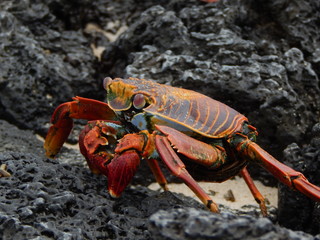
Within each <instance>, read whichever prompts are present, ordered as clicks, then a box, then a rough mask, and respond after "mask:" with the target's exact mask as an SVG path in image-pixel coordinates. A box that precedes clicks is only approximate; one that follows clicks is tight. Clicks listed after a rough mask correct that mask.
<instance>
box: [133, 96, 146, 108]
mask: <svg viewBox="0 0 320 240" xmlns="http://www.w3.org/2000/svg"><path fill="white" fill-rule="evenodd" d="M146 103H147V102H146V98H145V96H144V95H143V94H141V93H138V94H136V95H134V97H133V101H132V104H133V106H134V107H135V108H136V109H142V108H143V107H144V106H145V105H146Z"/></svg>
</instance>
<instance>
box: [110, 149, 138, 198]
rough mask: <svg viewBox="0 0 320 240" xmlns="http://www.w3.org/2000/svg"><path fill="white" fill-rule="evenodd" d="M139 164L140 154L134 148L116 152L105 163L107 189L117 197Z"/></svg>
mask: <svg viewBox="0 0 320 240" xmlns="http://www.w3.org/2000/svg"><path fill="white" fill-rule="evenodd" d="M139 164H140V156H139V154H138V153H137V152H136V151H135V150H128V151H125V152H122V153H121V154H116V155H115V157H114V158H113V159H112V160H111V162H110V163H109V164H108V165H107V167H106V168H107V176H108V191H109V193H110V195H111V196H112V197H114V198H116V197H119V196H120V195H121V193H122V192H123V190H124V189H125V188H126V187H127V185H128V184H129V183H130V182H131V180H132V178H133V176H134V174H135V173H136V171H137V169H138V166H139Z"/></svg>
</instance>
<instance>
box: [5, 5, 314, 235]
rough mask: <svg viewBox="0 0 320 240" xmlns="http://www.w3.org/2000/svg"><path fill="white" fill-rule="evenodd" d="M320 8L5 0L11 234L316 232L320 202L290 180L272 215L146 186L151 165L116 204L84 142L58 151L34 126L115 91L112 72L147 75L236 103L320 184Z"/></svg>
mask: <svg viewBox="0 0 320 240" xmlns="http://www.w3.org/2000/svg"><path fill="white" fill-rule="evenodd" d="M319 15H320V3H319V1H317V0H306V1H301V0H291V1H288V0H274V1H262V0H242V1H240V0H229V1H224V0H222V1H219V2H218V3H210V4H208V3H204V2H201V1H196V0H188V1H186V0H161V1H155V0H154V1H142V0H141V1H140V0H120V1H108V0H97V1H87V0H82V1H66V0H48V1H42V0H34V1H30V0H26V1H9V0H3V1H1V2H0V119H1V121H0V163H1V164H2V163H5V164H7V165H8V171H9V172H10V173H11V174H12V177H11V178H0V188H1V189H0V239H36V238H38V239H121V238H122V239H154V238H155V236H157V238H158V239H190V238H194V239H205V238H210V236H216V238H217V239H240V238H243V236H247V237H248V238H247V239H258V238H260V239H261V238H262V237H264V238H265V239H268V237H272V238H273V239H288V238H289V239H313V238H317V236H315V235H317V234H319V232H320V217H319V216H320V211H319V209H320V207H319V205H318V204H315V203H314V202H312V201H311V200H309V199H307V198H305V197H304V196H302V195H300V194H299V193H297V192H292V191H288V189H287V188H286V187H281V188H280V189H279V192H280V195H279V196H280V201H279V210H278V218H272V221H273V222H271V220H268V219H261V218H257V216H256V214H254V213H253V214H251V215H249V214H246V215H245V216H239V214H240V213H239V212H233V213H231V212H229V211H228V210H227V209H225V208H223V206H222V212H223V213H222V214H221V215H216V214H211V213H210V212H207V211H205V210H202V208H203V207H202V205H201V204H198V203H197V202H194V201H193V200H191V199H189V198H184V197H183V196H180V195H179V196H178V195H174V194H171V193H158V192H152V191H151V190H148V189H147V188H146V187H144V186H137V185H136V184H137V183H139V184H144V185H146V184H145V183H144V181H143V180H145V179H146V178H147V179H148V181H149V182H150V181H151V180H152V177H150V178H149V176H150V173H148V171H147V170H146V171H144V167H142V169H141V171H139V172H138V173H137V177H136V178H135V181H134V182H133V184H132V186H131V187H130V188H128V190H127V191H125V193H124V194H123V196H122V197H121V198H120V199H118V200H113V199H111V198H110V197H109V196H108V194H107V193H106V184H107V183H106V179H105V178H104V177H100V176H95V175H93V174H91V173H90V171H89V170H88V168H86V165H85V164H84V163H83V158H82V157H81V155H80V154H79V152H78V151H76V150H73V149H71V150H70V149H69V150H67V149H63V151H62V155H60V157H59V158H58V159H56V160H49V159H46V158H45V157H44V151H43V150H42V143H41V142H40V141H39V140H38V139H37V138H36V135H35V134H39V135H41V136H44V135H45V133H46V131H47V129H48V126H49V119H50V116H51V114H52V112H53V110H54V108H55V107H56V106H57V105H58V104H60V103H62V102H66V101H69V100H70V99H71V97H73V96H76V95H79V96H82V97H90V98H95V99H98V100H104V97H105V91H104V90H103V89H102V86H101V83H102V79H103V78H104V77H106V76H110V77H139V78H147V79H152V80H155V81H158V82H161V83H166V84H171V85H174V86H181V87H184V88H189V89H194V90H197V91H199V92H202V93H204V94H206V95H208V96H210V97H213V98H215V99H217V100H220V101H223V102H224V103H226V104H228V105H230V106H232V107H234V108H235V109H237V110H238V111H240V112H241V113H243V114H245V115H246V116H247V117H248V118H249V119H250V121H251V122H252V123H253V124H254V126H256V127H257V128H258V130H259V133H260V135H259V139H258V143H259V144H260V145H261V146H263V147H264V148H265V149H266V150H267V151H269V152H271V153H272V154H273V155H275V157H277V158H278V159H279V160H282V159H283V156H284V160H285V161H286V164H288V165H290V166H293V167H294V168H295V169H297V170H299V171H301V172H303V173H304V174H305V175H306V176H307V177H308V178H309V179H310V181H312V182H314V183H316V184H318V185H320V182H319V177H318V173H319V169H320V166H319V165H320V157H319V156H320V152H319V149H320V145H319V109H320V90H319V72H320V40H319V39H320V30H319V26H320V24H319V22H320V16H319ZM89 26H96V27H94V28H92V27H91V28H90V27H89ZM120 33H122V34H120ZM98 49H104V51H103V52H102V54H101V55H99V56H98V55H97V54H96V52H97V51H96V50H98ZM77 135H78V129H76V131H75V133H74V135H73V136H72V137H71V141H72V142H75V141H76V136H77ZM287 146H288V147H287ZM286 147H287V148H286ZM284 149H286V150H285V151H284V154H283V153H282V152H283V150H284ZM250 170H251V172H252V174H253V175H254V176H255V177H259V178H261V177H260V176H261V172H263V171H261V170H260V168H258V167H256V166H254V167H251V168H250ZM261 179H262V180H263V181H264V182H265V183H268V184H273V185H275V184H276V181H274V180H272V178H270V177H269V176H268V174H266V175H264V176H263V177H262V178H261ZM145 182H147V181H145ZM190 207H192V208H190ZM277 219H278V220H279V221H278V222H277ZM277 224H280V226H278V225H277ZM281 226H286V227H287V228H291V229H293V230H301V231H306V232H308V233H309V234H313V236H312V235H308V234H305V233H301V232H294V231H291V230H287V229H284V228H283V227H281ZM239 229H241V231H240V230H239ZM318 238H319V235H318Z"/></svg>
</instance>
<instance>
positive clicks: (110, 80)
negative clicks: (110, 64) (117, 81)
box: [103, 77, 112, 90]
mask: <svg viewBox="0 0 320 240" xmlns="http://www.w3.org/2000/svg"><path fill="white" fill-rule="evenodd" d="M111 82H112V78H111V77H106V78H105V79H103V88H104V89H106V90H107V88H108V85H109V84H110V83H111Z"/></svg>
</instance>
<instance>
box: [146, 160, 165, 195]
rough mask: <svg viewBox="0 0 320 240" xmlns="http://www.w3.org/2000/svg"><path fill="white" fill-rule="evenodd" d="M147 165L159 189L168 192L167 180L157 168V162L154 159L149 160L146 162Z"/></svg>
mask: <svg viewBox="0 0 320 240" xmlns="http://www.w3.org/2000/svg"><path fill="white" fill-rule="evenodd" d="M147 163H148V165H149V167H150V169H151V171H152V173H153V175H154V177H155V178H156V180H157V182H158V183H159V185H160V187H161V188H162V189H163V190H165V191H168V190H169V189H168V183H167V180H166V178H165V176H164V175H163V172H162V171H161V168H160V167H159V164H158V161H157V160H156V159H153V158H150V159H148V160H147Z"/></svg>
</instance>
